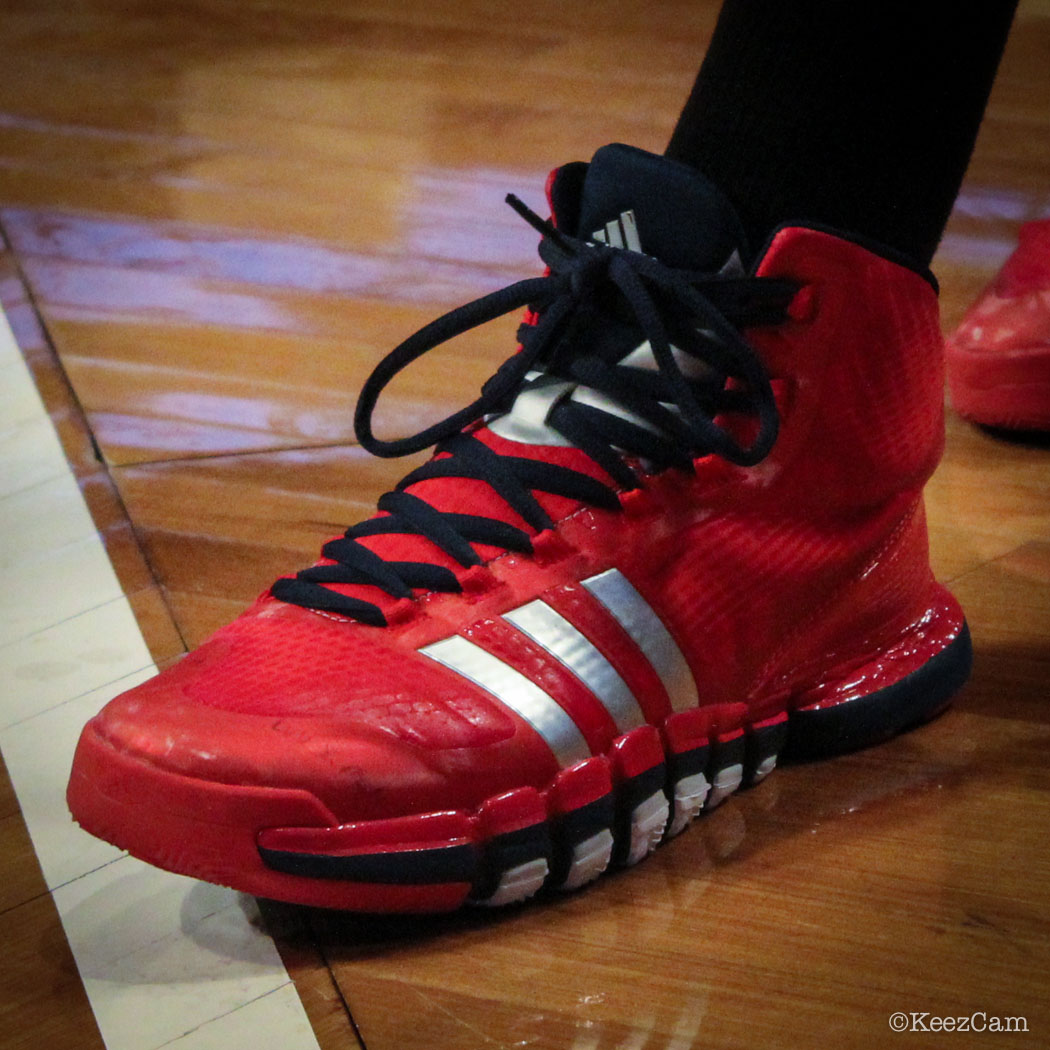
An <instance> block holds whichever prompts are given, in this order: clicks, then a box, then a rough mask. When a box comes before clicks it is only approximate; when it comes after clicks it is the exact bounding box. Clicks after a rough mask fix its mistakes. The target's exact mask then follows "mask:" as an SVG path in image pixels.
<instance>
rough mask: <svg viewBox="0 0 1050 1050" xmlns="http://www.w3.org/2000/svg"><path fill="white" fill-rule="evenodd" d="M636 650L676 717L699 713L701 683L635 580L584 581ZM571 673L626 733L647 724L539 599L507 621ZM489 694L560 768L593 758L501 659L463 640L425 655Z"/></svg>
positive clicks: (601, 661) (582, 640) (615, 576)
mask: <svg viewBox="0 0 1050 1050" xmlns="http://www.w3.org/2000/svg"><path fill="white" fill-rule="evenodd" d="M583 586H584V587H585V588H586V589H587V590H588V591H589V592H590V594H591V595H592V596H593V597H594V598H595V599H596V600H597V601H598V602H599V603H600V604H601V605H602V606H603V607H604V608H605V609H606V611H607V612H608V613H609V614H610V616H612V617H613V619H614V620H616V621H617V623H619V624H620V626H621V627H622V628H623V629H624V631H625V632H626V633H627V634H628V635H629V636H630V638H631V640H632V641H633V642H634V643H635V645H637V646H638V648H639V649H640V650H641V652H642V653H643V654H644V656H645V658H646V659H647V660H648V661H649V663H650V665H651V666H652V669H653V670H654V671H655V672H656V674H657V676H658V677H659V678H660V681H661V682H663V685H664V688H665V689H666V690H667V694H668V696H669V697H670V699H671V706H672V708H673V709H674V710H675V711H684V710H686V709H688V708H690V707H695V706H696V703H697V692H696V683H695V681H694V680H693V675H692V672H691V671H690V670H689V666H688V664H687V663H686V661H685V657H684V656H683V655H682V651H681V649H679V648H678V644H677V643H676V642H675V640H674V638H672V637H671V634H670V632H669V631H668V630H667V628H666V627H665V626H664V625H663V623H662V622H661V620H660V618H659V617H658V616H657V615H656V613H655V612H653V610H652V609H651V608H650V606H649V604H648V603H647V602H646V600H645V599H644V598H643V597H642V596H641V595H640V594H639V593H638V591H637V590H635V588H634V587H633V586H631V583H630V581H629V580H628V579H627V578H626V577H625V576H624V575H623V574H622V573H621V572H619V571H618V570H617V569H609V570H608V571H606V572H603V573H600V574H599V575H597V576H592V577H591V578H590V579H587V580H584V581H583ZM503 619H504V620H506V621H507V622H508V623H509V624H511V625H512V626H513V627H515V628H517V629H518V630H519V631H521V632H522V633H523V634H525V635H527V636H528V637H529V638H531V639H532V640H533V641H534V642H535V643H536V644H537V645H539V646H541V647H542V648H543V649H545V650H546V651H547V652H548V653H550V654H551V656H553V657H554V659H556V660H557V661H558V662H559V663H561V664H562V665H563V666H564V667H566V668H568V670H569V671H571V672H572V673H573V674H574V675H575V676H576V677H577V678H578V679H579V680H580V681H581V682H582V683H583V684H584V685H585V686H586V687H587V688H588V689H589V690H590V691H591V693H593V694H594V696H595V697H597V699H598V700H599V702H600V703H601V704H602V705H603V706H604V707H605V709H606V710H607V711H608V713H609V716H610V717H611V718H612V720H613V722H614V723H615V724H616V727H617V729H619V731H620V732H621V733H625V732H627V731H628V730H630V729H634V728H636V727H637V726H640V725H643V724H644V723H645V716H644V714H643V713H642V709H641V707H640V706H639V704H638V700H637V698H636V697H635V696H634V694H633V693H632V692H631V690H630V688H629V687H628V685H627V683H626V682H625V681H624V680H623V678H622V677H621V676H620V675H619V674H618V673H617V671H616V669H615V668H614V667H613V666H612V664H611V663H609V661H608V660H607V659H606V658H605V656H603V655H602V653H601V652H600V651H599V650H598V649H597V648H596V647H595V646H594V645H593V644H592V643H591V642H590V641H589V640H588V639H587V638H586V637H585V636H584V635H583V634H582V632H580V631H579V630H578V629H577V628H576V627H575V626H574V625H573V624H572V623H570V622H569V621H568V620H567V619H566V618H565V617H564V616H562V615H561V614H560V613H558V612H557V611H556V610H555V609H553V608H551V606H549V605H548V604H547V603H546V602H544V601H542V600H536V601H532V602H529V603H528V604H527V605H523V606H521V607H520V608H518V609H514V610H512V611H510V612H508V613H505V614H504V615H503ZM420 653H421V654H422V655H423V656H427V657H429V658H430V659H432V660H435V661H436V662H437V663H440V664H442V665H443V666H445V667H447V668H449V669H450V670H452V671H455V672H456V673H457V674H460V675H462V676H463V677H464V678H467V679H469V680H470V681H471V682H473V683H474V684H475V685H477V686H479V687H480V688H482V689H484V690H485V691H486V692H488V693H491V694H492V695H493V696H494V697H496V699H497V700H500V701H502V702H503V703H504V704H506V706H507V707H509V708H510V709H511V710H512V711H514V712H516V713H517V714H518V715H520V716H521V717H522V718H523V719H525V721H526V722H528V723H529V724H530V725H531V726H532V727H533V728H534V729H535V730H536V732H537V733H539V735H540V736H541V737H543V739H544V740H545V741H546V742H547V745H548V746H549V747H550V749H551V751H552V752H554V755H555V757H556V758H557V759H558V762H559V763H560V764H561V765H562V766H568V765H572V763H574V762H578V761H580V759H583V758H588V757H589V756H590V753H591V752H590V749H589V748H588V747H587V743H586V741H585V740H584V738H583V734H582V733H581V732H580V730H579V729H578V728H577V726H576V723H575V722H573V720H572V719H571V718H570V717H569V715H568V714H566V712H565V710H564V709H563V708H562V707H561V705H560V704H559V703H558V702H557V701H556V700H555V699H554V698H553V697H552V696H551V695H550V694H549V693H547V692H545V691H544V690H543V689H541V688H540V687H539V686H538V685H536V684H535V683H534V682H533V681H531V680H530V679H529V678H527V677H526V676H525V675H523V674H522V673H521V672H520V671H516V670H515V669H514V668H513V667H510V666H509V665H508V664H506V663H504V662H503V661H502V660H501V659H500V658H499V657H497V656H493V655H492V654H491V653H489V652H487V651H486V650H485V649H482V648H481V647H480V646H479V645H476V644H475V643H474V642H471V641H468V640H467V639H466V638H462V637H460V636H459V635H455V636H453V637H452V638H446V639H444V640H443V641H440V642H435V643H434V644H433V645H428V646H426V647H425V648H423V649H421V650H420Z"/></svg>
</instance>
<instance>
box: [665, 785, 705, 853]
mask: <svg viewBox="0 0 1050 1050" xmlns="http://www.w3.org/2000/svg"><path fill="white" fill-rule="evenodd" d="M710 790H711V785H710V784H708V782H707V777H705V776H704V774H703V773H693V774H692V775H691V776H688V777H682V779H681V780H679V781H678V783H677V784H675V786H674V818H673V819H672V821H671V826H670V828H668V831H667V834H668V837H671V836H674V835H677V834H678V833H679V832H680V831H684V830H685V828H686V827H687V826H688V825H689V824H691V823H692V821H693V820H694V819H695V818H696V816H697V814H698V813H699V812H700V810H701V809H703V808H704V800H705V799H706V798H707V793H708V792H709V791H710Z"/></svg>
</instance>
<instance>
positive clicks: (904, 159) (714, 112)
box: [667, 0, 1016, 267]
mask: <svg viewBox="0 0 1050 1050" xmlns="http://www.w3.org/2000/svg"><path fill="white" fill-rule="evenodd" d="M1015 6H1016V0H983V2H982V3H979V4H972V5H960V4H959V3H958V2H957V0H879V2H875V3H863V4H854V3H851V2H849V0H725V3H724V6H723V8H722V12H721V15H720V16H719V20H718V25H717V27H716V29H715V32H714V35H713V37H712V39H711V44H710V47H709V48H708V52H707V55H706V57H705V59H704V62H703V65H702V66H701V68H700V72H699V74H698V75H697V78H696V84H695V85H694V87H693V91H692V94H691V95H690V96H689V99H688V101H687V102H686V105H685V108H684V110H683V111H682V115H681V117H680V118H679V121H678V126H677V127H676V128H675V131H674V134H673V135H672V137H671V142H670V145H669V146H668V147H667V155H668V156H670V157H674V158H675V159H677V160H680V161H684V162H685V163H687V164H690V165H692V166H694V167H696V168H698V169H699V170H700V171H702V172H703V173H704V174H706V175H707V176H708V177H709V178H711V179H712V180H714V181H715V182H716V183H718V185H720V186H721V187H722V189H723V190H724V191H725V192H726V194H727V195H728V196H729V197H730V199H731V200H732V201H733V203H734V204H735V205H736V207H737V208H738V210H739V211H740V214H741V218H742V219H743V222H744V226H745V228H746V229H747V231H748V234H749V236H750V237H751V238H752V242H753V244H754V246H755V247H758V246H759V245H761V244H762V243H763V242H764V241H765V239H766V237H767V235H768V233H769V232H770V231H771V230H772V229H773V228H774V227H775V226H776V225H778V224H779V223H781V222H783V221H786V220H804V221H809V222H813V223H818V224H822V225H828V226H832V227H834V228H836V229H838V230H842V231H843V232H848V233H853V234H856V235H859V236H861V237H864V238H869V239H872V240H875V241H879V242H881V243H883V244H886V245H888V246H890V247H892V248H895V249H896V250H897V251H899V252H901V253H902V254H903V255H904V256H905V257H907V258H908V259H909V260H911V261H912V262H914V263H915V265H916V266H919V267H926V266H928V265H929V262H930V259H931V258H932V257H933V253H934V251H935V250H936V248H937V242H938V241H939V240H940V238H941V234H942V232H943V230H944V225H945V223H946V222H947V220H948V215H949V213H950V212H951V209H952V204H953V203H954V201H955V197H956V194H957V193H958V191H959V185H960V184H961V182H962V178H963V174H964V173H965V171H966V165H967V163H968V162H969V159H970V153H971V152H972V150H973V144H974V140H975V139H976V137H977V130H978V128H979V126H980V122H981V117H982V115H983V113H984V107H985V104H986V103H987V101H988V95H989V92H990V91H991V86H992V80H993V78H994V76H995V71H996V68H997V67H998V64H999V58H1000V56H1001V54H1002V50H1003V47H1004V46H1005V43H1006V36H1007V33H1008V31H1009V27H1010V21H1011V19H1012V17H1013V10H1014V7H1015Z"/></svg>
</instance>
